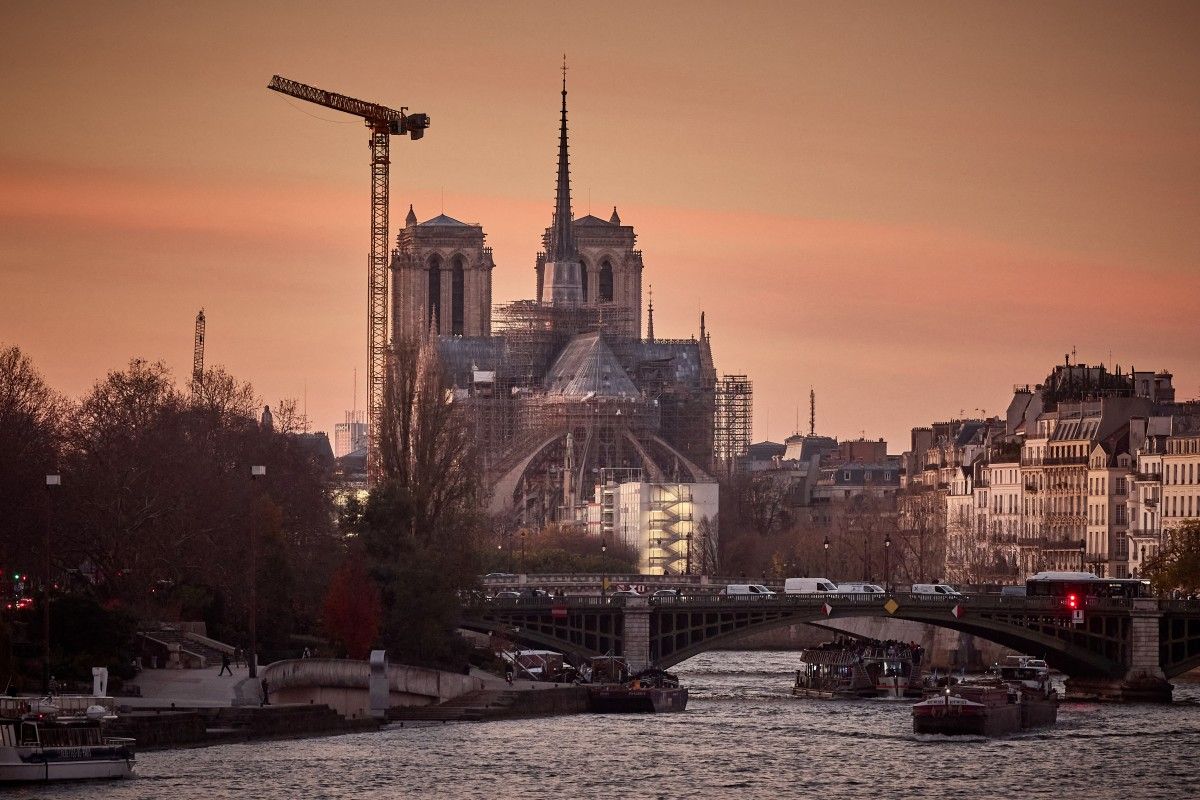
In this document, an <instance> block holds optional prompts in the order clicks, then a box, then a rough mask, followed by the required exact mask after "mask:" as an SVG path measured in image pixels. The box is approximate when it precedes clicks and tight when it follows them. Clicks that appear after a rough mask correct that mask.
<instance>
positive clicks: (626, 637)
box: [621, 597, 651, 672]
mask: <svg viewBox="0 0 1200 800" xmlns="http://www.w3.org/2000/svg"><path fill="white" fill-rule="evenodd" d="M621 617H622V623H623V632H622V636H621V641H622V643H623V646H624V655H625V662H626V663H627V664H629V669H630V671H632V672H641V671H642V670H644V669H646V668H647V667H649V666H651V664H650V605H649V603H647V602H646V598H644V597H626V598H625V611H624V613H623V614H622V615H621Z"/></svg>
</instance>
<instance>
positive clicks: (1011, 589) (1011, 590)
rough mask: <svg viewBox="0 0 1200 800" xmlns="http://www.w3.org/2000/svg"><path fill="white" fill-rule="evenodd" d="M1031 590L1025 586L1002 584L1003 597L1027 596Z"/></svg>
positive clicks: (1001, 593) (1001, 594)
mask: <svg viewBox="0 0 1200 800" xmlns="http://www.w3.org/2000/svg"><path fill="white" fill-rule="evenodd" d="M1028 595H1029V591H1028V590H1027V589H1026V588H1025V587H1024V586H1001V587H1000V596H1001V597H1027V596H1028Z"/></svg>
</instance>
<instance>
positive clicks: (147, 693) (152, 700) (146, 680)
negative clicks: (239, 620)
mask: <svg viewBox="0 0 1200 800" xmlns="http://www.w3.org/2000/svg"><path fill="white" fill-rule="evenodd" d="M220 669H221V668H220V667H207V668H205V669H146V670H142V671H141V672H140V673H138V676H137V677H136V678H134V679H133V680H131V681H129V683H130V684H132V685H134V686H139V687H141V690H142V696H141V697H121V698H118V699H117V702H118V703H119V704H120V705H123V706H128V707H130V708H168V707H170V706H171V705H172V704H174V705H176V706H179V707H181V708H220V707H225V706H231V705H233V687H234V686H235V685H236V684H237V683H238V682H239V681H241V680H243V679H244V678H246V677H248V676H249V674H250V672H249V669H248V668H247V667H245V666H241V667H236V666H235V667H231V669H233V675H232V676H230V675H229V674H228V673H226V674H224V675H217V673H218V672H220Z"/></svg>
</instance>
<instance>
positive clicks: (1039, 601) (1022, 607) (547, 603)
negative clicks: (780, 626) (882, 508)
mask: <svg viewBox="0 0 1200 800" xmlns="http://www.w3.org/2000/svg"><path fill="white" fill-rule="evenodd" d="M630 600H633V601H636V602H638V603H639V604H641V603H643V602H644V603H647V604H649V605H650V606H657V607H661V608H679V609H684V608H712V607H718V608H729V607H736V608H742V607H744V608H749V607H759V606H772V607H776V608H777V607H781V606H784V607H799V608H820V607H821V606H823V605H825V604H826V603H828V604H829V605H831V606H834V607H836V608H845V607H846V606H847V605H851V606H861V607H863V608H882V607H883V606H884V605H885V604H886V603H887V602H888V601H889V600H894V601H895V602H896V603H898V604H899V606H900V607H901V608H908V609H911V608H912V607H913V606H919V607H923V608H940V609H945V610H947V611H949V610H950V609H952V608H954V607H955V606H961V607H963V608H964V609H971V610H993V611H1047V612H1049V611H1058V612H1062V611H1067V610H1073V609H1068V608H1067V606H1066V601H1065V600H1064V599H1063V598H1061V597H1051V596H1046V597H1042V596H1036V597H1022V596H1016V595H999V594H970V595H959V596H952V595H950V596H948V595H936V594H916V593H910V592H891V593H888V594H816V593H812V594H776V595H736V594H733V595H723V594H696V595H687V594H683V595H679V596H674V597H636V598H635V597H629V596H626V595H616V596H612V595H607V596H598V595H570V596H567V597H498V598H491V599H487V598H481V597H476V598H473V599H472V601H471V602H469V603H468V606H469V607H470V608H473V609H476V610H485V609H501V608H503V609H508V608H522V609H526V608H528V609H551V608H554V607H559V608H561V607H569V608H575V609H579V608H607V607H614V606H615V607H623V606H625V605H626V604H627V602H628V601H630ZM1131 603H1132V601H1131V600H1130V599H1128V598H1122V597H1087V598H1083V610H1085V611H1087V610H1092V611H1111V610H1120V609H1128V608H1130V607H1131ZM1168 604H1170V605H1171V607H1172V608H1174V607H1175V606H1176V605H1178V606H1179V609H1178V610H1188V611H1192V610H1200V601H1182V600H1176V601H1164V603H1163V608H1164V610H1165V609H1166V608H1167V607H1168Z"/></svg>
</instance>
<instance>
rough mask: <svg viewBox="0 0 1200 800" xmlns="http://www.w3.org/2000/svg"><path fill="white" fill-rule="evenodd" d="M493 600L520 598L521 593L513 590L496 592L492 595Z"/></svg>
mask: <svg viewBox="0 0 1200 800" xmlns="http://www.w3.org/2000/svg"><path fill="white" fill-rule="evenodd" d="M492 599H493V600H520V599H521V593H520V592H513V591H503V592H496V593H495V594H494V595H492Z"/></svg>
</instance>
